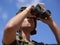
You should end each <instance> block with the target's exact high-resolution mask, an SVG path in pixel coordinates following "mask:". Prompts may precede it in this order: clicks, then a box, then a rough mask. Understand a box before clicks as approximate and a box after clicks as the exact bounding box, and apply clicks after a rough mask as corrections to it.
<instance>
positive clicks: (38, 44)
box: [32, 40, 46, 45]
mask: <svg viewBox="0 0 60 45" xmlns="http://www.w3.org/2000/svg"><path fill="white" fill-rule="evenodd" d="M32 42H34V44H35V45H46V44H45V43H43V42H37V41H34V40H32Z"/></svg>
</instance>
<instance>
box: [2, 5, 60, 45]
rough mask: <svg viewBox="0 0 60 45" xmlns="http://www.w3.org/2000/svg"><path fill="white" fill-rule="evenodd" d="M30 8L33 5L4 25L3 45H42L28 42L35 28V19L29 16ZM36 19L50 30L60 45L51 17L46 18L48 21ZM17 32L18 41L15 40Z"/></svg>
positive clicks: (56, 29) (59, 30)
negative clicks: (18, 33)
mask: <svg viewBox="0 0 60 45" xmlns="http://www.w3.org/2000/svg"><path fill="white" fill-rule="evenodd" d="M32 7H33V5H30V6H29V7H27V8H26V9H25V10H24V11H22V12H20V13H18V14H17V15H16V16H14V17H13V18H11V20H10V21H9V22H8V23H7V24H6V26H5V29H4V35H3V45H40V44H41V45H44V44H43V43H37V42H35V41H30V34H31V32H32V31H33V30H34V28H35V22H34V19H35V18H36V17H35V16H34V15H31V14H30V11H31V9H32ZM30 17H31V18H30ZM37 19H39V20H40V21H42V22H44V23H46V24H47V25H48V26H49V27H50V28H51V30H52V32H53V33H54V35H55V37H56V40H57V43H58V44H59V45H60V29H59V28H58V26H57V25H56V24H55V22H54V21H53V20H52V19H51V17H48V19H42V18H37ZM17 31H20V35H19V38H18V40H16V32H17Z"/></svg>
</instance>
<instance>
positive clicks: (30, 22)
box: [17, 10, 37, 35]
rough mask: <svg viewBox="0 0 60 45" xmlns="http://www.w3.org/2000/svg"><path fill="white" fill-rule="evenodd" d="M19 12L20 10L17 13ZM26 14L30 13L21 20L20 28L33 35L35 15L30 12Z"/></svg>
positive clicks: (35, 22) (34, 31)
mask: <svg viewBox="0 0 60 45" xmlns="http://www.w3.org/2000/svg"><path fill="white" fill-rule="evenodd" d="M20 12H22V10H19V11H18V12H17V14H18V13H20ZM28 15H30V16H27V17H26V18H25V19H24V20H23V22H22V24H21V26H20V28H22V29H23V30H25V31H27V30H28V31H29V32H30V34H31V35H34V34H36V30H35V29H36V24H37V21H36V17H34V16H31V14H28Z"/></svg>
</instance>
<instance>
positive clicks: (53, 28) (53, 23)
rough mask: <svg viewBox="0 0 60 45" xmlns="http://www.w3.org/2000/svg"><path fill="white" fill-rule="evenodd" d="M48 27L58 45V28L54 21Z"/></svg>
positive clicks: (59, 39)
mask: <svg viewBox="0 0 60 45" xmlns="http://www.w3.org/2000/svg"><path fill="white" fill-rule="evenodd" d="M49 27H50V28H51V30H52V31H53V33H54V35H55V37H56V40H57V42H58V44H60V29H59V28H58V26H57V25H56V24H55V22H54V21H53V22H52V23H51V24H49Z"/></svg>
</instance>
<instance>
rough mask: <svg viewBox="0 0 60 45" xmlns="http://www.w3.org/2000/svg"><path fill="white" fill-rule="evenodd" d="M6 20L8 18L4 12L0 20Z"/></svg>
mask: <svg viewBox="0 0 60 45" xmlns="http://www.w3.org/2000/svg"><path fill="white" fill-rule="evenodd" d="M7 18H8V13H6V12H4V13H3V14H2V19H3V20H6V19H7Z"/></svg>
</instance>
